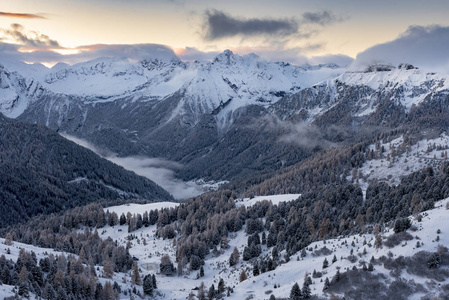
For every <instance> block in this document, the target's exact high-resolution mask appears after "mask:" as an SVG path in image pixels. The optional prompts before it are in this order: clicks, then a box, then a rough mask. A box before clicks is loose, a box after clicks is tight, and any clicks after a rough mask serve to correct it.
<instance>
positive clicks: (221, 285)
mask: <svg viewBox="0 0 449 300" xmlns="http://www.w3.org/2000/svg"><path fill="white" fill-rule="evenodd" d="M217 289H218V293H219V294H222V293H224V291H225V289H226V286H225V283H224V280H223V278H220V281H218V287H217Z"/></svg>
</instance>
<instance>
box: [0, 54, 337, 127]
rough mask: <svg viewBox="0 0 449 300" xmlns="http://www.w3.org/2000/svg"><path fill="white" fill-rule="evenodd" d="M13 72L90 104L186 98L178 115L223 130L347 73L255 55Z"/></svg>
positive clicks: (112, 61)
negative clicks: (205, 117)
mask: <svg viewBox="0 0 449 300" xmlns="http://www.w3.org/2000/svg"><path fill="white" fill-rule="evenodd" d="M11 68H12V69H15V70H17V71H18V72H19V73H21V75H22V76H23V77H24V78H33V79H34V80H35V81H40V83H41V84H42V86H43V87H44V88H45V89H47V90H48V91H51V92H53V93H56V94H65V95H68V96H76V97H79V98H80V99H81V100H82V101H83V102H85V103H99V102H111V101H115V100H118V99H122V100H123V98H124V97H130V98H131V99H132V100H134V101H136V100H155V99H156V100H163V99H164V98H167V97H168V96H170V95H172V94H174V93H175V92H181V93H183V95H184V97H183V99H182V101H181V102H180V103H179V105H178V109H177V110H176V112H178V113H179V114H186V113H187V114H193V115H194V120H195V121H196V122H198V120H199V118H200V115H201V114H204V113H207V114H209V113H212V112H213V113H214V114H215V115H217V121H218V122H219V124H222V125H225V124H228V123H229V120H231V119H232V116H229V114H230V113H231V114H232V112H233V111H235V110H236V109H238V108H240V107H244V106H247V105H251V104H258V105H268V104H270V103H274V102H276V101H277V100H279V99H281V97H283V96H284V95H286V94H293V93H294V92H297V91H298V90H300V89H302V88H304V87H307V86H311V85H313V84H316V83H318V82H320V81H323V80H326V79H330V78H333V77H335V76H336V75H339V74H341V73H342V72H343V69H342V68H340V67H338V66H336V65H320V66H314V67H310V66H306V67H304V68H303V67H297V66H292V65H290V64H286V63H276V62H267V61H265V60H263V59H261V58H260V57H258V56H257V55H255V54H249V55H245V56H243V57H241V56H239V55H237V54H234V53H232V52H231V51H229V50H226V51H225V52H223V53H222V54H220V55H218V56H217V57H216V58H215V59H214V60H213V61H212V62H191V63H184V62H182V61H181V60H179V59H178V58H177V57H176V56H173V57H164V58H154V59H147V60H143V61H139V62H132V61H130V60H129V59H126V58H98V59H94V60H92V61H88V62H84V63H78V64H76V65H73V66H68V65H64V64H58V65H55V66H54V67H53V68H51V69H47V70H42V69H41V68H39V69H36V68H32V67H31V66H29V67H28V68H26V67H24V66H20V67H19V66H17V68H15V67H14V66H11ZM39 71H40V72H39ZM27 96H28V97H29V96H30V95H27ZM126 101H130V99H126ZM126 101H125V102H126ZM2 102H4V101H2ZM25 104H26V103H24V106H25V107H26V105H25ZM123 104H124V105H126V103H123ZM224 107H226V109H224V110H223V112H220V111H221V110H222V109H223V108H224ZM17 115H18V114H17V113H16V114H15V115H14V116H17ZM227 119H228V121H226V120H227Z"/></svg>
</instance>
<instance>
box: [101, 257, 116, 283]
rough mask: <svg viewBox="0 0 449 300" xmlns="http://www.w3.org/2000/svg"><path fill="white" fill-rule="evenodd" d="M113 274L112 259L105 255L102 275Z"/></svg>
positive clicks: (108, 275)
mask: <svg viewBox="0 0 449 300" xmlns="http://www.w3.org/2000/svg"><path fill="white" fill-rule="evenodd" d="M113 275H114V266H113V263H112V259H111V258H110V257H109V256H107V257H106V259H105V260H104V261H103V277H105V278H112V276H113Z"/></svg>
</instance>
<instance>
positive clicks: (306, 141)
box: [253, 115, 334, 150]
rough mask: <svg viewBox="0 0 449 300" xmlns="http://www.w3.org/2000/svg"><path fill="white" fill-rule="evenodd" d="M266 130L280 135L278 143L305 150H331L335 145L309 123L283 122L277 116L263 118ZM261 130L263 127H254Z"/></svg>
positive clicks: (259, 125)
mask: <svg viewBox="0 0 449 300" xmlns="http://www.w3.org/2000/svg"><path fill="white" fill-rule="evenodd" d="M262 121H263V122H264V125H263V126H264V130H265V131H268V132H274V133H275V134H278V135H279V138H278V141H279V142H283V143H287V144H294V145H296V146H298V147H301V148H303V149H309V150H311V149H314V148H316V147H319V148H324V149H326V148H330V147H332V146H333V145H334V144H333V143H332V142H330V141H328V140H326V139H325V137H324V134H323V133H322V132H321V130H320V129H319V128H318V127H316V126H314V125H313V124H310V123H308V122H291V121H285V120H281V119H280V118H279V117H278V116H276V115H270V116H266V117H264V118H262ZM253 126H257V127H258V128H260V127H261V126H262V125H261V124H258V125H253Z"/></svg>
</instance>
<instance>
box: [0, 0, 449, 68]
mask: <svg viewBox="0 0 449 300" xmlns="http://www.w3.org/2000/svg"><path fill="white" fill-rule="evenodd" d="M0 2H3V3H2V4H3V5H0V62H1V61H4V60H14V59H17V60H22V61H26V62H28V63H33V62H41V63H44V64H46V65H53V64H55V63H56V62H66V63H69V64H73V63H76V62H80V61H85V60H88V59H92V58H95V57H98V56H125V57H130V58H132V59H142V58H144V57H145V56H148V55H150V54H149V53H153V52H152V51H153V50H154V48H155V47H159V50H158V51H159V52H158V53H161V52H164V53H166V54H167V53H168V54H169V55H170V54H171V53H172V52H174V53H175V54H176V55H177V56H178V57H180V58H181V59H184V60H195V59H199V60H209V59H211V58H213V57H214V56H215V55H217V54H218V53H220V52H222V51H224V50H226V49H230V50H232V51H234V52H236V53H239V54H242V55H244V54H247V53H251V52H253V53H256V54H258V55H260V56H262V57H263V58H265V59H268V60H276V61H287V62H291V63H294V64H305V63H310V64H318V63H327V62H336V63H339V64H348V63H350V62H351V61H352V59H355V58H357V59H359V58H360V57H361V58H363V60H370V61H384V60H388V59H389V57H388V56H389V55H390V54H391V55H392V56H393V57H394V59H392V60H393V61H394V62H395V63H396V61H398V60H400V59H401V57H402V56H401V55H402V54H401V53H402V52H403V51H404V50H405V49H409V48H410V47H411V48H412V51H411V52H412V54H410V55H409V56H407V55H406V56H405V58H407V59H408V60H410V62H415V61H416V62H418V63H419V64H423V65H426V63H427V60H431V61H435V60H436V58H438V60H439V61H440V63H441V59H442V60H443V61H444V63H443V65H444V66H446V64H448V62H449V60H448V59H447V58H448V57H447V56H446V55H445V54H444V53H443V52H444V51H443V47H445V46H446V44H448V43H449V37H448V35H447V32H448V30H447V28H448V26H449V18H447V12H448V11H449V1H447V0H427V1H423V0H395V1H391V0H388V1H387V0H377V1H360V0H338V1H336V0H317V1H310V0H308V1H303V0H276V1H273V0H258V1H255V0H239V1H236V0H227V1H221V0H215V1H210V0H41V1H35V0H14V1H8V0H0ZM421 40H423V41H425V40H427V41H428V42H429V41H431V42H434V41H435V42H436V43H437V45H436V46H441V49H440V50H437V51H436V52H438V53H437V55H436V56H435V55H434V51H435V47H436V46H435V45H434V46H432V47H429V45H427V46H428V47H425V45H422V44H421V45H416V44H417V43H418V44H420V42H417V41H421ZM441 40H442V41H441ZM440 44H441V45H440ZM376 47H377V48H376ZM426 51H427V52H426ZM367 52H368V53H367ZM432 57H433V58H432ZM430 65H431V66H434V65H435V62H431V63H430Z"/></svg>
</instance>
